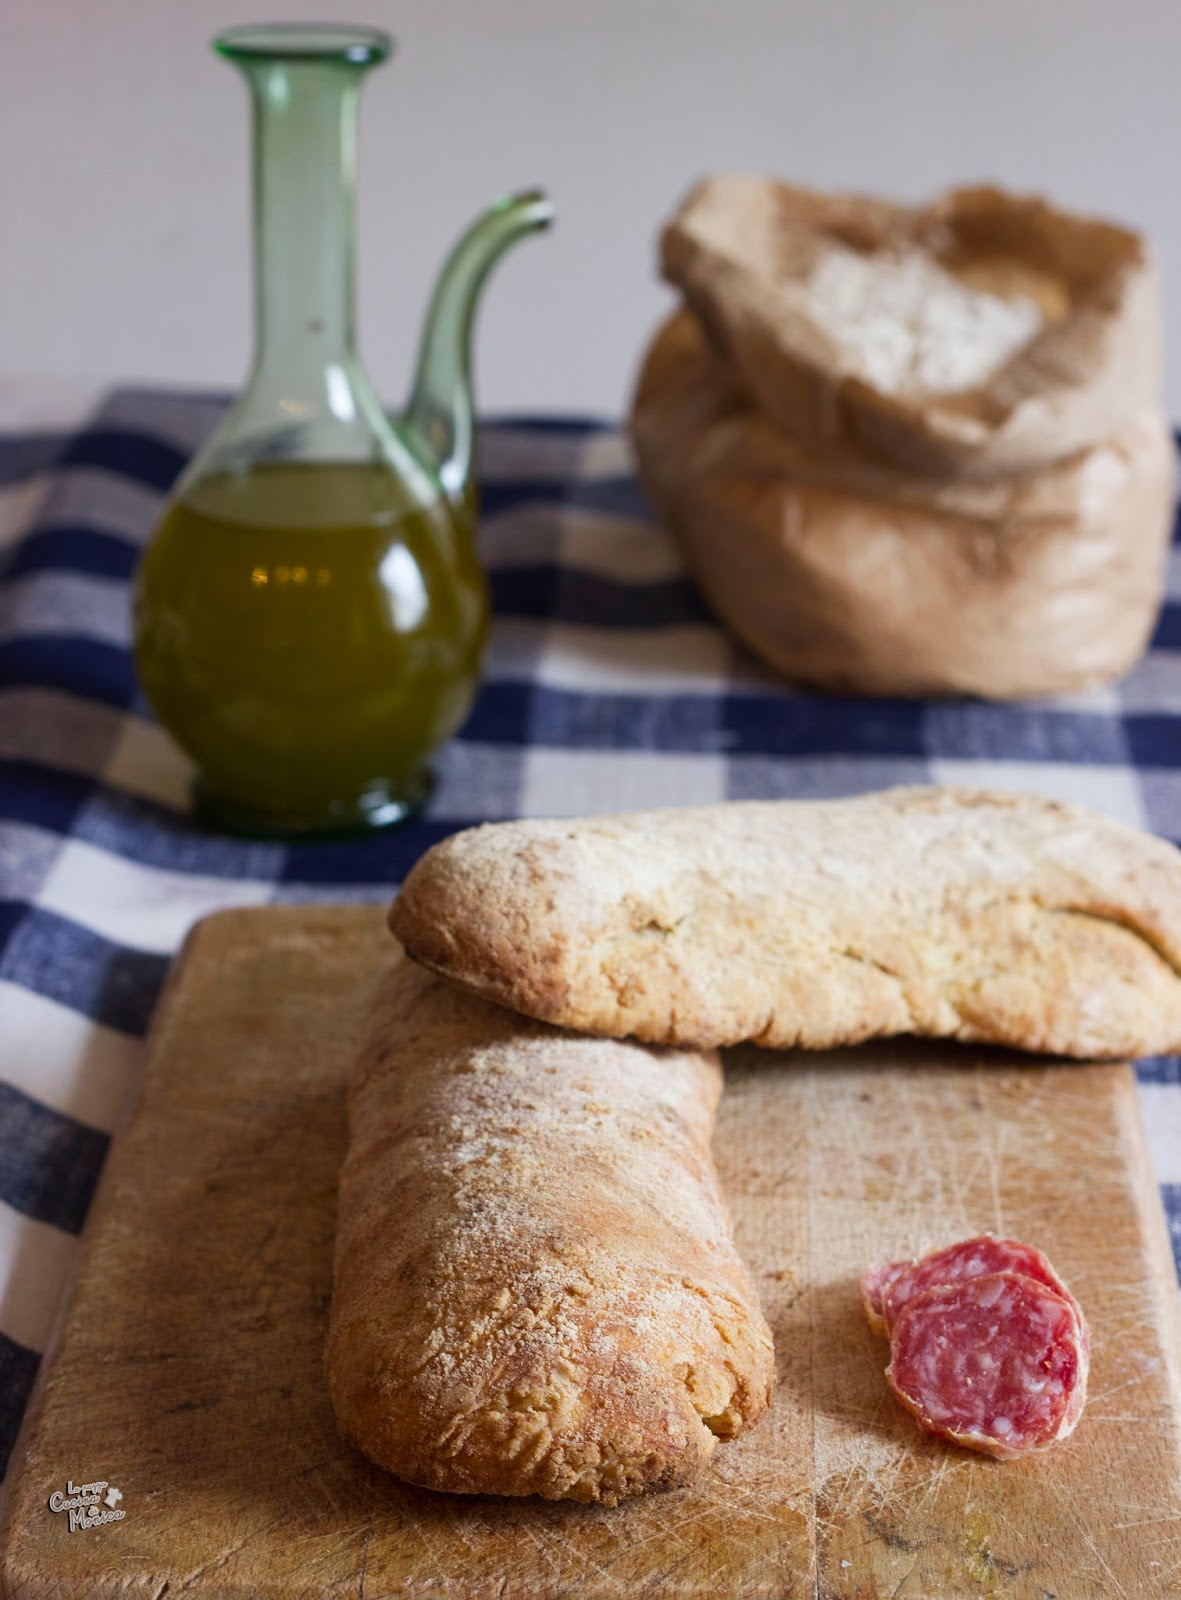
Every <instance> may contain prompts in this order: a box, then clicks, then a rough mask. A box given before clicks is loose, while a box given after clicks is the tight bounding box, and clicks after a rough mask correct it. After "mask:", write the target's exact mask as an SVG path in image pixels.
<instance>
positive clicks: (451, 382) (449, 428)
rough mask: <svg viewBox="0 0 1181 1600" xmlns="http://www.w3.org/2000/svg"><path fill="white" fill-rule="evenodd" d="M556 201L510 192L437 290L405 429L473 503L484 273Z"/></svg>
mask: <svg viewBox="0 0 1181 1600" xmlns="http://www.w3.org/2000/svg"><path fill="white" fill-rule="evenodd" d="M553 219H554V208H553V205H552V203H551V202H550V200H549V198H548V196H546V195H545V194H544V193H542V191H541V190H539V189H532V190H525V191H524V192H523V193H521V194H513V195H506V196H505V198H504V199H502V200H498V201H497V203H496V204H495V205H494V206H492V207H490V208H489V210H487V211H485V212H484V214H483V216H481V217H478V218H477V219H476V221H475V222H474V223H473V224H472V226H471V227H470V228H469V229H468V230H467V232H466V233H465V234H464V235H463V236H462V238H461V239H460V240H459V242H458V243H457V244H456V245H455V247H454V249H453V250H452V252H451V254H450V255H449V256H448V257H447V260H446V262H445V263H444V266H443V270H442V272H441V273H440V274H439V280H438V282H437V284H436V285H435V291H434V294H433V295H432V297H431V304H430V310H429V311H428V312H427V319H426V326H425V327H424V329H423V335H422V344H421V345H420V347H419V354H418V368H417V371H416V373H415V377H414V388H413V390H412V392H411V396H410V404H409V406H408V407H407V409H406V414H405V416H404V417H403V418H402V420H401V422H400V423H399V425H398V426H399V431H400V432H401V433H402V434H403V436H404V437H405V438H406V441H407V443H408V444H409V445H410V446H411V448H412V449H413V450H414V451H415V453H416V454H417V455H418V456H419V458H420V459H421V460H422V461H423V462H424V464H425V465H426V466H428V467H429V469H430V470H431V471H432V472H434V473H435V474H436V475H437V476H438V479H439V482H440V483H441V484H442V486H443V489H444V491H445V492H446V494H447V496H448V497H449V499H451V500H452V501H453V502H454V503H455V504H456V505H457V506H458V507H460V508H461V509H463V510H464V511H465V512H466V513H471V512H472V510H473V509H474V508H473V486H472V478H473V456H474V450H475V423H474V404H473V396H472V325H473V322H474V320H475V310H476V302H477V301H478V299H479V295H480V290H481V289H482V288H483V286H484V280H485V279H486V278H487V276H488V274H489V272H490V271H491V270H492V268H493V267H494V266H495V265H496V263H497V261H499V259H500V257H501V256H502V255H503V254H504V252H505V251H506V250H507V249H508V248H509V246H510V245H513V244H515V243H516V242H517V240H518V239H523V238H524V237H525V236H526V234H530V233H537V232H540V231H541V230H542V229H544V228H548V227H549V226H550V224H551V223H552V221H553Z"/></svg>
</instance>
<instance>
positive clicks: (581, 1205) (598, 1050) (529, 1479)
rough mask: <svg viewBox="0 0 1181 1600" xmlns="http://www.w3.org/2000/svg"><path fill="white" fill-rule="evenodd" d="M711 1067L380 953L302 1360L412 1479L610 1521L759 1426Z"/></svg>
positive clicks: (768, 1376)
mask: <svg viewBox="0 0 1181 1600" xmlns="http://www.w3.org/2000/svg"><path fill="white" fill-rule="evenodd" d="M720 1092H721V1069H720V1066H719V1064H718V1060H717V1057H716V1056H715V1055H713V1054H712V1053H702V1052H698V1051H692V1052H687V1051H656V1050H652V1049H648V1048H646V1047H644V1046H642V1045H636V1044H627V1043H619V1042H617V1041H614V1040H603V1039H590V1038H579V1037H575V1036H573V1035H570V1034H566V1033H562V1032H559V1031H558V1030H556V1029H553V1028H549V1027H546V1026H545V1025H543V1024H540V1023H536V1022H531V1021H528V1020H525V1019H523V1018H521V1017H517V1016H514V1015H513V1014H512V1013H510V1012H508V1011H505V1010H503V1009H502V1008H500V1007H498V1006H493V1005H489V1004H487V1003H486V1002H485V1001H483V1000H481V999H479V998H478V997H477V996H475V995H472V994H469V993H466V992H464V991H463V990H460V989H457V988H454V987H453V986H452V985H450V984H447V983H444V982H442V981H441V980H439V979H438V978H436V977H433V976H431V975H430V974H429V973H427V972H425V971H423V969H422V968H421V967H416V966H414V965H413V964H412V963H411V962H408V961H405V960H401V959H400V960H399V962H398V965H397V967H396V968H395V970H394V971H393V972H392V973H391V974H390V975H389V976H388V978H387V979H386V980H385V982H384V984H383V986H382V988H381V990H380V992H379V994H378V996H377V998H376V1001H375V1005H374V1009H373V1012H372V1015H371V1018H370V1022H369V1027H368V1034H367V1038H366V1041H365V1043H364V1046H363V1049H362V1051H361V1054H360V1057H359V1060H358V1062H357V1066H356V1069H355V1072H354V1076H353V1081H352V1084H351V1088H350V1097H349V1128H350V1143H349V1149H348V1154H347V1157H346V1160H345V1163H344V1168H343V1171H342V1175H341V1186H340V1200H339V1211H338V1222H337V1238H336V1267H335V1286H334V1293H333V1302H332V1314H331V1321H330V1327H329V1334H328V1346H327V1366H328V1375H329V1383H330V1389H331V1394H332V1402H333V1406H334V1408H335V1412H336V1416H337V1420H338V1422H339V1425H340V1427H341V1429H342V1431H343V1432H344V1433H345V1434H346V1435H347V1436H348V1437H349V1438H351V1439H352V1440H353V1441H354V1442H355V1443H356V1444H357V1445H359V1447H360V1448H361V1449H362V1450H363V1451H365V1453H366V1454H367V1455H368V1456H370V1457H371V1459H372V1460H374V1461H376V1462H377V1463H378V1464H379V1465H381V1466H383V1467H385V1468H387V1469H388V1470H389V1471H390V1472H392V1473H394V1474H396V1475H397V1476H398V1477H400V1478H403V1479H405V1480H406V1481H408V1482H410V1483H415V1484H420V1485H422V1486H423V1487H425V1488H430V1489H440V1490H450V1491H452V1492H456V1493H462V1494H501V1495H542V1496H544V1497H546V1498H549V1499H571V1500H581V1501H599V1502H602V1503H604V1504H614V1503H615V1502H616V1501H619V1500H623V1499H626V1498H628V1497H630V1496H634V1495H639V1494H644V1493H647V1492H650V1491H653V1490H660V1489H671V1488H675V1487H677V1486H679V1485H682V1484H687V1483H690V1482H692V1481H693V1480H694V1479H695V1478H696V1477H698V1476H699V1475H700V1473H701V1472H702V1471H703V1470H704V1469H705V1467H706V1465H707V1463H708V1461H709V1458H710V1456H711V1455H712V1453H713V1451H714V1449H715V1448H716V1447H717V1444H718V1441H719V1440H725V1439H732V1438H735V1437H736V1436H737V1435H738V1434H740V1433H742V1432H744V1431H745V1430H746V1429H747V1428H749V1427H750V1426H751V1425H752V1424H753V1423H755V1422H757V1421H758V1419H759V1417H760V1416H761V1415H762V1414H763V1413H764V1412H765V1411H766V1409H767V1406H768V1405H769V1403H770V1396H771V1389H772V1385H773V1382H774V1361H773V1353H772V1346H771V1335H770V1331H769V1330H768V1328H767V1325H766V1322H765V1321H764V1319H763V1316H762V1313H761V1311H760V1310H759V1305H758V1300H757V1297H756V1294H755V1291H754V1287H753V1285H752V1283H751V1280H750V1277H749V1274H748V1273H747V1271H746V1268H745V1267H744V1266H743V1264H742V1262H741V1260H740V1259H739V1257H738V1254H737V1252H736V1250H735V1247H734V1243H733V1239H732V1237H731V1233H730V1224H729V1220H728V1217H727V1213H726V1208H725V1204H724V1201H723V1199H722V1195H721V1192H720V1190H719V1187H718V1181H717V1177H716V1174H715V1171H714V1167H713V1163H712V1160H711V1157H710V1148H709V1140H710V1133H711V1130H712V1126H713V1119H714V1112H715V1109H716V1106H717V1101H718V1097H719V1094H720Z"/></svg>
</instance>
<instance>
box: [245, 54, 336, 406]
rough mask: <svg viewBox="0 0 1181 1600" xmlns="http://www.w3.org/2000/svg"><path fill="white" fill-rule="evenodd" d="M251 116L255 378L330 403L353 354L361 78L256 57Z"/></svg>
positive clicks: (327, 67) (326, 67) (316, 65)
mask: <svg viewBox="0 0 1181 1600" xmlns="http://www.w3.org/2000/svg"><path fill="white" fill-rule="evenodd" d="M249 76H250V86H251V99H252V104H253V113H254V313H255V351H254V378H255V380H257V379H259V378H260V377H262V376H264V375H267V376H270V377H271V378H272V379H281V382H282V386H283V388H284V390H286V391H289V392H290V393H291V397H292V400H293V403H298V402H299V401H300V400H301V399H303V400H304V401H311V400H313V398H314V399H315V400H316V401H318V402H319V403H321V404H322V403H323V400H324V398H325V395H324V386H325V382H327V383H328V385H329V391H330V392H329V394H328V396H327V399H328V401H329V404H331V398H332V397H331V385H332V381H333V380H332V376H331V373H332V370H333V369H334V368H336V367H339V365H340V364H341V363H343V362H347V361H350V360H351V358H352V355H353V344H354V331H353V281H354V265H353V248H354V247H353V236H354V217H355V193H356V126H357V90H358V86H359V78H360V74H359V73H357V72H354V71H352V70H350V69H348V68H347V67H343V66H340V65H336V64H325V63H322V62H298V61H295V62H293V61H270V62H260V63H259V64H258V65H257V66H255V67H254V68H253V69H252V70H251V72H250V74H249Z"/></svg>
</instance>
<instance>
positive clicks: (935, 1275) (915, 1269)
mask: <svg viewBox="0 0 1181 1600" xmlns="http://www.w3.org/2000/svg"><path fill="white" fill-rule="evenodd" d="M991 1272H1016V1273H1019V1274H1020V1275H1021V1276H1022V1277H1023V1278H1032V1279H1033V1281H1034V1282H1035V1283H1044V1284H1045V1285H1046V1287H1047V1288H1048V1289H1052V1290H1053V1291H1054V1293H1055V1294H1058V1295H1061V1297H1062V1298H1063V1300H1065V1301H1066V1302H1067V1303H1068V1304H1069V1305H1070V1306H1072V1307H1073V1309H1074V1313H1075V1316H1076V1317H1077V1318H1078V1322H1079V1327H1080V1329H1081V1330H1082V1335H1083V1342H1084V1344H1085V1345H1086V1348H1087V1349H1088V1351H1089V1350H1090V1347H1091V1334H1090V1330H1089V1329H1088V1327H1087V1321H1086V1318H1085V1317H1084V1316H1083V1312H1082V1307H1081V1306H1080V1305H1079V1303H1078V1301H1077V1300H1076V1299H1075V1297H1074V1296H1073V1295H1072V1294H1071V1292H1070V1290H1069V1289H1068V1288H1067V1287H1066V1285H1065V1284H1064V1283H1063V1281H1062V1279H1061V1278H1060V1277H1059V1276H1058V1273H1057V1272H1056V1271H1055V1270H1054V1267H1053V1266H1052V1265H1051V1263H1050V1261H1049V1259H1048V1258H1047V1257H1046V1256H1045V1255H1043V1254H1042V1252H1041V1251H1040V1250H1037V1249H1035V1248H1034V1246H1033V1245H1031V1244H1022V1242H1021V1241H1020V1240H1019V1239H1005V1238H1000V1237H998V1236H997V1235H996V1234H992V1233H982V1234H978V1235H977V1236H976V1237H975V1238H973V1239H962V1240H961V1241H960V1242H959V1243H958V1244H953V1245H948V1247H947V1248H946V1249H945V1250H935V1251H933V1252H932V1253H931V1254H930V1255H926V1256H920V1257H919V1259H918V1260H917V1261H893V1262H890V1263H889V1265H887V1266H879V1267H871V1268H870V1269H869V1271H868V1272H867V1273H866V1274H865V1276H864V1277H863V1278H862V1280H861V1294H862V1298H863V1300H864V1301H865V1314H866V1316H867V1318H868V1319H869V1325H870V1327H871V1328H872V1329H873V1330H874V1332H875V1333H884V1334H887V1335H888V1334H889V1333H890V1332H891V1330H892V1329H893V1327H894V1324H895V1323H896V1322H897V1321H898V1318H899V1317H900V1316H901V1315H902V1313H903V1311H905V1310H906V1307H907V1306H908V1305H909V1304H910V1302H911V1301H912V1300H915V1299H917V1298H918V1296H919V1295H921V1294H926V1292H927V1290H928V1289H936V1288H940V1287H942V1286H943V1285H945V1284H952V1283H962V1282H963V1281H964V1280H965V1279H967V1278H980V1277H984V1276H985V1275H986V1274H988V1273H991Z"/></svg>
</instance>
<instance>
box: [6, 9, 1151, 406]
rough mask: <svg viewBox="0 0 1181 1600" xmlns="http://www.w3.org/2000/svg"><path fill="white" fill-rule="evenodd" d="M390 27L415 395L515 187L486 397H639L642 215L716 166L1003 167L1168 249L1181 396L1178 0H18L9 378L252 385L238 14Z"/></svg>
mask: <svg viewBox="0 0 1181 1600" xmlns="http://www.w3.org/2000/svg"><path fill="white" fill-rule="evenodd" d="M312 18H320V19H323V20H332V19H338V20H355V21H363V22H371V23H375V24H377V25H379V26H383V27H385V28H388V29H389V30H390V31H392V32H393V33H394V34H395V35H396V37H397V38H398V40H399V42H400V49H399V53H398V55H397V56H396V58H395V60H394V61H393V62H392V63H391V64H390V65H388V66H386V67H385V68H383V69H381V70H380V71H378V72H376V73H374V74H372V75H371V76H370V78H369V80H368V84H367V87H366V89H365V91H364V97H363V102H362V105H363V111H362V131H361V218H360V291H359V294H360V299H359V314H360V330H361V348H362V352H363V354H364V356H365V359H366V362H367V364H368V366H369V369H370V372H371V373H372V375H373V377H374V378H375V379H376V381H377V383H378V385H379V387H380V388H381V390H382V391H383V393H384V394H385V395H386V396H387V397H389V398H390V399H391V400H393V399H396V398H397V397H398V396H399V395H400V394H402V392H403V391H404V388H405V384H406V379H407V374H408V370H409V366H410V361H411V359H412V353H413V347H414V338H415V334H416V332H417V327H418V321H419V317H420V313H421V309H422V306H423V303H424V300H425V297H426V294H427V290H428V287H429V284H430V281H431V276H432V274H433V271H434V268H435V266H436V265H437V263H438V261H439V260H440V258H441V257H442V255H443V252H444V250H445V249H446V247H447V245H448V243H449V241H450V240H451V238H452V237H453V236H454V234H455V233H456V232H457V231H458V229H459V228H460V226H461V225H462V224H464V223H465V222H466V221H467V219H468V218H469V217H470V216H471V215H473V214H474V213H475V212H476V211H478V210H479V209H481V208H482V206H483V205H484V204H485V203H486V202H487V201H489V200H490V199H492V198H493V197H494V196H496V195H497V194H498V193H500V192H501V191H503V190H505V189H509V188H517V187H523V186H526V185H529V184H533V183H541V184H544V185H545V186H546V187H547V188H548V189H549V190H550V191H551V192H552V194H553V196H554V199H555V201H556V203H557V205H558V207H559V211H560V222H559V227H558V230H557V231H556V232H555V233H553V234H551V235H550V236H548V237H546V238H544V239H541V240H537V241H529V242H528V243H526V244H524V245H522V246H521V247H520V250H519V252H518V253H517V254H516V255H514V256H512V257H510V258H508V259H507V260H506V261H505V262H504V264H503V266H502V269H501V272H500V274H499V276H498V277H497V278H496V280H495V281H494V282H493V284H492V287H491V288H490V290H489V293H488V295H487V299H486V302H485V306H484V310H483V316H482V324H481V331H480V346H479V378H480V401H481V404H482V406H483V407H484V408H485V409H488V410H504V409H508V408H512V409H532V410H553V409H576V410H579V411H594V412H605V413H613V412H617V411H618V410H619V409H620V408H621V406H622V405H623V404H624V401H625V398H626V394H627V390H628V386H629V383H630V381H631V377H632V374H633V371H634V367H635V363H636V359H637V355H638V352H639V350H640V348H641V345H642V342H643V340H644V339H645V337H646V335H647V333H648V331H649V329H650V328H651V326H652V325H653V323H654V322H655V321H656V319H657V318H658V317H659V315H660V313H661V310H662V308H663V306H664V305H665V304H666V303H667V300H668V297H667V294H666V292H665V291H664V290H662V289H661V288H660V287H659V285H658V284H657V283H656V281H655V278H654V271H653V238H654V233H655V230H656V228H657V225H658V223H659V222H660V220H661V219H662V218H663V217H664V216H665V215H666V213H667V212H668V211H669V209H670V208H671V206H672V205H673V203H674V202H675V201H676V199H677V198H678V196H679V195H680V194H681V192H682V191H683V190H684V189H685V188H686V187H687V186H688V184H689V183H690V182H691V181H692V180H693V179H694V178H695V177H696V176H697V175H699V174H701V173H703V172H706V171H708V170H711V169H712V170H723V169H745V170H752V171H765V172H775V173H779V174H782V175H784V176H787V177H790V178H793V179H796V180H800V181H803V182H806V183H815V184H822V185H831V186H843V187H848V188H863V189H869V190H875V189H876V190H881V191H883V192H887V193H891V194H897V195H900V196H903V197H906V198H919V197H921V196H924V195H926V194H928V193H929V192H931V191H932V190H934V189H936V188H938V187H940V186H942V185H944V184H947V183H949V182H952V181H957V180H976V179H981V178H996V179H999V180H1001V181H1003V182H1006V183H1009V184H1012V185H1014V186H1017V187H1021V188H1029V189H1039V190H1043V191H1046V192H1049V193H1051V194H1053V195H1054V196H1056V197H1057V198H1058V199H1059V200H1061V201H1063V202H1065V203H1067V204H1069V205H1072V206H1076V207H1078V208H1080V209H1083V210H1092V211H1095V212H1097V213H1102V214H1107V215H1110V216H1113V217H1116V218H1120V219H1125V220H1128V221H1130V222H1132V223H1133V224H1135V225H1137V226H1139V227H1142V228H1144V229H1145V230H1147V232H1148V233H1149V234H1150V235H1151V236H1152V238H1153V239H1154V241H1155V242H1156V245H1157V248H1158V251H1159V255H1160V258H1161V261H1162V266H1163V270H1164V276H1165V286H1166V312H1167V315H1168V319H1169V324H1170V334H1169V352H1168V358H1167V359H1168V370H1169V390H1168V399H1169V403H1170V407H1171V410H1172V412H1173V415H1174V416H1175V417H1178V418H1181V0H398V3H396V4H392V3H390V0H347V3H340V0H7V5H6V6H5V7H4V9H3V11H2V13H0V228H2V232H3V237H2V239H0V378H12V377H23V376H28V377H36V378H50V379H53V378H57V377H63V378H68V379H75V378H81V379H85V380H98V381H108V380H109V381H113V380H122V379H146V380H150V381H154V382H158V383H168V384H171V383H182V382H184V383H197V384H204V385H221V386H235V385H236V384H237V383H238V382H239V381H240V379H241V377H242V376H243V372H244V368H245V365H246V361H247V358H248V354H249V348H250V331H249V309H250V288H249V264H248V263H249V229H248V157H247V116H246V92H245V88H244V86H243V84H242V83H241V81H240V80H239V78H238V75H237V74H236V73H235V72H234V70H233V69H232V68H231V67H229V66H228V65H225V64H223V63H221V62H218V61H216V60H215V59H214V57H213V56H212V55H211V53H210V51H209V48H208V40H209V37H210V36H211V35H212V34H213V33H214V32H216V31H217V30H218V29H219V28H221V27H223V26H226V25H228V24H230V23H232V22H241V21H259V20H273V19H282V20H287V19H305V20H306V19H312Z"/></svg>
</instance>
